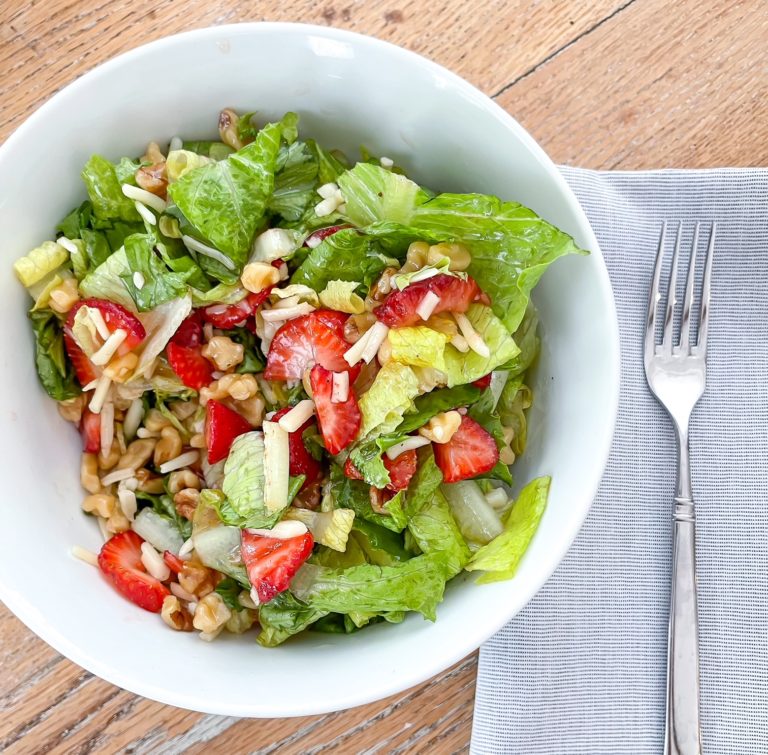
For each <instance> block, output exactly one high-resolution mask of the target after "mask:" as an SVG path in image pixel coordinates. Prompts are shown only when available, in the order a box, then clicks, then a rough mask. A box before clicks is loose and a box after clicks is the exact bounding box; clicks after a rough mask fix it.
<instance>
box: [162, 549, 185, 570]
mask: <svg viewBox="0 0 768 755" xmlns="http://www.w3.org/2000/svg"><path fill="white" fill-rule="evenodd" d="M163 561H165V565H166V566H167V567H168V568H169V569H170V570H171V571H172V572H173V573H174V574H180V573H181V570H182V569H183V568H184V561H182V559H180V558H179V557H178V556H177V555H176V554H175V553H171V552H170V551H164V553H163Z"/></svg>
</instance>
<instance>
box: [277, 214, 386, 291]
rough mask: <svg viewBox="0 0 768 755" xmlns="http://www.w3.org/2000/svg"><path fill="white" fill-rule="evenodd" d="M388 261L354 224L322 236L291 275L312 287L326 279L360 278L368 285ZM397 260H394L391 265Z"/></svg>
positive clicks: (318, 288)
mask: <svg viewBox="0 0 768 755" xmlns="http://www.w3.org/2000/svg"><path fill="white" fill-rule="evenodd" d="M389 264H392V261H391V260H390V259H389V258H388V257H386V256H385V255H383V254H381V252H379V251H378V248H377V247H376V246H375V244H374V243H373V242H372V241H371V239H369V238H367V237H366V236H363V235H361V234H359V233H358V232H357V231H356V230H355V229H354V228H345V229H343V230H341V231H337V232H336V233H334V234H333V235H331V236H328V237H327V238H325V239H323V241H321V242H320V244H318V245H317V246H316V247H315V248H314V249H312V250H311V251H310V252H309V254H308V255H307V257H306V259H305V260H304V261H303V262H302V263H301V265H299V267H298V269H297V270H296V272H295V273H294V274H293V277H292V278H291V282H292V283H303V284H304V285H306V286H309V287H310V288H313V289H314V290H315V291H318V292H319V291H322V290H323V289H324V288H325V287H326V286H327V285H328V283H329V282H330V281H334V280H341V281H360V280H362V282H363V285H365V286H368V285H370V284H371V283H372V282H373V281H374V280H375V279H376V278H378V276H379V275H381V273H382V272H383V271H384V269H385V268H386V267H387V265H389ZM397 264H399V263H397V262H395V265H397Z"/></svg>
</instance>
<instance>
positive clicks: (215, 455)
mask: <svg viewBox="0 0 768 755" xmlns="http://www.w3.org/2000/svg"><path fill="white" fill-rule="evenodd" d="M250 429H251V424H250V422H248V420H247V419H245V417H243V416H242V415H240V414H238V413H237V412H235V411H233V410H232V409H230V408H229V407H226V406H224V404H221V403H219V402H218V401H215V400H214V399H210V400H209V401H208V403H207V404H206V406H205V445H206V448H207V449H208V463H209V464H215V463H216V462H217V461H221V460H222V459H226V458H227V456H228V455H229V449H230V448H232V444H233V443H234V442H235V438H237V436H238V435H242V434H243V433H247V432H249V431H250Z"/></svg>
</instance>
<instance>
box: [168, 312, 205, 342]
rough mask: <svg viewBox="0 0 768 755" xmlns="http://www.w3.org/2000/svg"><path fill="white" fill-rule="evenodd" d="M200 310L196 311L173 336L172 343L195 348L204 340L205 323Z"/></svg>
mask: <svg viewBox="0 0 768 755" xmlns="http://www.w3.org/2000/svg"><path fill="white" fill-rule="evenodd" d="M202 320H203V318H202V315H201V314H200V310H199V309H197V310H195V311H194V312H193V313H192V314H191V315H190V316H189V317H187V319H186V320H184V322H183V323H181V325H179V329H178V330H177V331H176V332H175V333H174V334H173V335H172V336H171V339H170V342H171V343H176V344H178V345H179V346H187V347H188V348H195V347H196V346H199V345H200V344H201V342H202V340H203V323H202Z"/></svg>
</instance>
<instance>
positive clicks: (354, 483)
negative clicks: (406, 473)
mask: <svg viewBox="0 0 768 755" xmlns="http://www.w3.org/2000/svg"><path fill="white" fill-rule="evenodd" d="M370 487H371V486H370V485H368V484H366V483H364V482H361V481H360V480H351V479H349V477H347V476H346V475H345V474H344V472H343V471H342V469H341V467H340V466H338V464H331V496H332V498H333V502H334V503H335V505H336V506H337V507H338V508H342V509H352V510H353V511H354V512H355V514H356V516H358V517H360V518H361V519H364V520H366V521H368V522H372V523H373V524H378V525H379V526H381V527H385V528H386V529H388V530H392V532H402V531H403V530H404V529H405V525H406V518H405V513H404V512H403V495H402V491H400V493H398V494H397V495H396V496H394V498H391V499H390V500H389V501H387V503H386V504H384V509H385V510H386V511H388V512H389V514H379V513H378V512H376V511H374V510H373V508H372V507H371V497H370Z"/></svg>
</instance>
